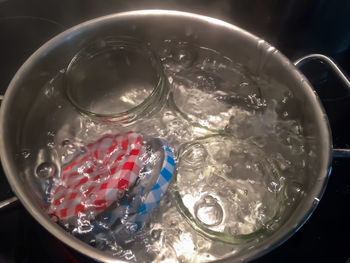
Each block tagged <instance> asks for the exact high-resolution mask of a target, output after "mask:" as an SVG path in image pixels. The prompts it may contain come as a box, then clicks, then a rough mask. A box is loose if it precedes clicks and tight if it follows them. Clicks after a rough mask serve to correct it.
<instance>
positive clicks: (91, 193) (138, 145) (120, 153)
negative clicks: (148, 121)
mask: <svg viewBox="0 0 350 263" xmlns="http://www.w3.org/2000/svg"><path fill="white" fill-rule="evenodd" d="M144 151H145V149H144V146H143V143H142V140H141V136H140V135H139V134H137V133H135V132H127V133H123V134H117V135H105V136H103V137H102V138H100V139H99V140H98V141H96V142H94V143H91V144H89V145H87V146H86V151H85V153H83V154H81V155H79V156H77V157H76V158H75V159H73V160H72V161H71V162H70V163H69V164H67V165H65V166H64V167H63V169H62V177H61V181H60V183H59V184H58V185H57V187H56V188H55V189H54V190H53V192H52V195H51V204H50V208H49V210H50V212H51V213H52V214H54V215H56V216H58V217H59V218H60V219H61V220H65V219H69V218H71V217H74V216H76V215H78V214H79V213H86V212H88V211H92V212H94V213H95V214H98V213H100V212H101V211H104V210H105V209H106V208H107V207H109V206H110V205H111V204H112V203H114V202H115V201H117V200H119V199H120V198H121V197H122V196H123V194H124V192H125V191H126V190H127V189H128V188H129V187H131V186H132V185H133V184H134V183H135V181H136V178H137V177H138V176H139V172H140V170H141V168H142V167H143V162H142V155H143V152H144Z"/></svg>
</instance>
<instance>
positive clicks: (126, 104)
mask: <svg viewBox="0 0 350 263" xmlns="http://www.w3.org/2000/svg"><path fill="white" fill-rule="evenodd" d="M65 81H66V82H65V83H66V84H65V86H66V95H67V97H68V99H69V101H70V102H71V103H72V104H73V105H74V106H75V107H76V108H77V109H78V111H80V112H81V113H83V114H86V115H88V116H89V117H92V118H95V119H96V118H97V119H99V120H102V121H106V122H112V121H113V122H120V123H121V124H123V125H130V124H131V123H133V122H134V121H135V120H137V119H139V118H141V117H144V116H145V115H147V114H150V113H152V112H154V110H156V109H157V108H158V107H159V106H161V105H162V104H163V102H164V101H165V100H166V96H167V93H168V92H167V91H168V85H167V83H166V78H165V77H164V73H163V71H162V66H161V63H160V60H159V59H158V58H157V56H156V54H155V53H154V52H153V51H152V50H151V49H150V48H149V45H147V44H144V43H142V42H140V41H138V40H137V39H134V38H131V37H108V38H104V39H102V40H98V41H95V42H93V43H91V44H90V45H88V46H86V47H85V48H83V49H82V50H80V51H79V52H78V53H77V54H76V55H75V56H74V57H73V59H72V60H71V62H70V63H69V65H68V67H67V71H66V74H65Z"/></svg>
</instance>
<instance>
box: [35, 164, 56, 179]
mask: <svg viewBox="0 0 350 263" xmlns="http://www.w3.org/2000/svg"><path fill="white" fill-rule="evenodd" d="M55 173H56V165H55V164H53V163H50V162H44V163H41V164H40V165H39V166H38V167H37V168H36V175H37V176H38V177H39V178H42V179H48V178H51V177H54V176H55Z"/></svg>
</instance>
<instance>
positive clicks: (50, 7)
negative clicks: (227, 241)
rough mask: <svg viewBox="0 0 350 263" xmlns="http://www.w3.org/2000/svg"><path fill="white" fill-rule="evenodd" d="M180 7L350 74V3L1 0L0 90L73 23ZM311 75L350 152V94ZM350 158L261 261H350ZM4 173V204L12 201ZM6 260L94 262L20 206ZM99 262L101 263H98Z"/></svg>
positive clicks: (8, 226) (6, 225)
mask: <svg viewBox="0 0 350 263" xmlns="http://www.w3.org/2000/svg"><path fill="white" fill-rule="evenodd" d="M152 8H154V9H155V8H158V9H175V10H183V11H189V12H193V13H200V14H205V15H208V16H212V17H216V18H220V19H222V20H225V21H227V22H230V23H234V24H236V25H237V26H240V27H242V28H244V29H246V30H248V31H250V32H251V33H254V34H256V35H258V36H260V37H261V38H263V39H265V40H267V41H269V42H270V43H271V44H273V45H274V46H276V47H277V48H278V49H279V50H280V51H281V52H282V53H284V54H285V55H286V56H287V57H289V58H290V59H291V60H292V61H293V60H295V59H296V58H298V57H300V56H302V55H305V54H309V53H322V54H325V55H328V56H331V57H332V58H334V59H335V60H336V61H337V63H339V65H340V66H341V67H342V68H343V69H344V71H345V72H348V73H349V72H350V1H348V0H338V1H337V0H309V1H304V0H299V1H293V0H284V1H280V0H263V1H262V0H240V1H227V0H216V1H214V0H193V1H189V0H187V1H183V0H181V1H175V0H162V1H145V0H139V1H132V0H55V1H54V0H0V93H1V94H3V93H4V92H5V90H6V87H7V85H8V83H9V81H10V80H11V78H12V77H13V75H14V74H15V72H16V70H17V69H18V68H19V67H20V66H21V64H22V63H23V62H24V61H25V60H26V59H27V58H28V56H29V55H30V54H32V53H33V52H34V51H35V50H36V49H37V48H38V47H39V46H40V45H42V44H43V43H44V42H45V41H47V40H48V39H50V38H51V37H53V36H54V35H56V34H58V33H60V32H62V31H63V30H64V29H67V28H69V27H71V26H73V25H76V24H78V23H80V22H82V21H85V20H88V19H91V18H95V17H98V16H102V15H105V14H110V13H115V12H120V11H127V10H134V9H152ZM303 71H304V72H305V74H306V76H307V77H308V78H309V80H310V81H311V83H312V84H313V86H314V88H315V89H316V91H317V92H318V93H319V95H320V97H321V99H322V102H323V105H324V106H325V108H326V111H327V114H328V116H329V119H330V124H331V128H332V133H333V141H334V146H335V147H341V148H349V147H350V125H349V120H350V91H349V90H348V89H346V88H345V87H344V86H343V85H342V83H340V82H339V81H338V80H337V78H336V77H335V76H334V74H332V72H330V71H329V70H328V68H327V67H326V66H325V65H323V64H320V63H318V62H312V63H310V64H309V65H307V66H305V67H303ZM349 171H350V161H349V160H346V159H344V160H334V161H333V171H332V175H331V177H330V181H329V184H328V187H327V190H326V193H325V195H324V197H323V198H322V200H321V202H320V204H319V206H318V208H317V209H316V211H315V212H314V214H313V215H312V217H311V218H310V219H309V220H308V222H307V223H306V224H305V225H304V226H303V227H302V228H301V229H300V230H299V231H298V232H297V233H296V234H295V235H294V236H293V237H292V238H290V239H289V240H288V241H287V242H285V243H284V244H282V245H281V246H280V247H278V248H277V249H275V250H273V251H272V252H270V253H268V254H267V255H265V256H263V257H261V258H259V259H257V260H256V261H254V262H261V263H262V262H264V263H265V262H344V263H345V262H347V263H348V262H350V174H349ZM11 194H12V193H11V191H10V190H9V186H8V184H7V181H6V178H5V175H4V173H3V171H2V170H1V171H0V200H2V199H5V198H7V197H10V196H11ZM0 237H1V239H0V263H2V262H89V261H90V260H89V259H87V258H86V257H84V256H82V255H80V254H79V253H77V252H75V251H73V250H72V249H70V248H68V247H66V246H65V245H64V244H62V243H61V242H60V241H58V240H57V239H56V238H55V237H53V236H52V235H51V234H49V233H48V232H47V231H46V230H44V229H43V228H42V227H41V226H40V225H39V224H38V223H36V221H35V220H34V219H33V218H32V217H31V216H30V215H29V214H28V213H27V212H26V210H25V209H24V208H23V207H22V206H21V205H20V204H18V205H17V206H14V207H12V208H9V209H6V210H5V211H1V212H0ZM91 262H94V261H91Z"/></svg>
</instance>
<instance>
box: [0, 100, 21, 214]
mask: <svg viewBox="0 0 350 263" xmlns="http://www.w3.org/2000/svg"><path fill="white" fill-rule="evenodd" d="M3 99H4V96H3V95H0V102H1V101H2V100H3ZM18 202H19V201H18V198H17V197H16V196H13V197H10V198H8V199H5V200H3V201H0V211H1V210H4V209H6V208H9V207H11V206H12V205H15V204H16V203H18Z"/></svg>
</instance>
